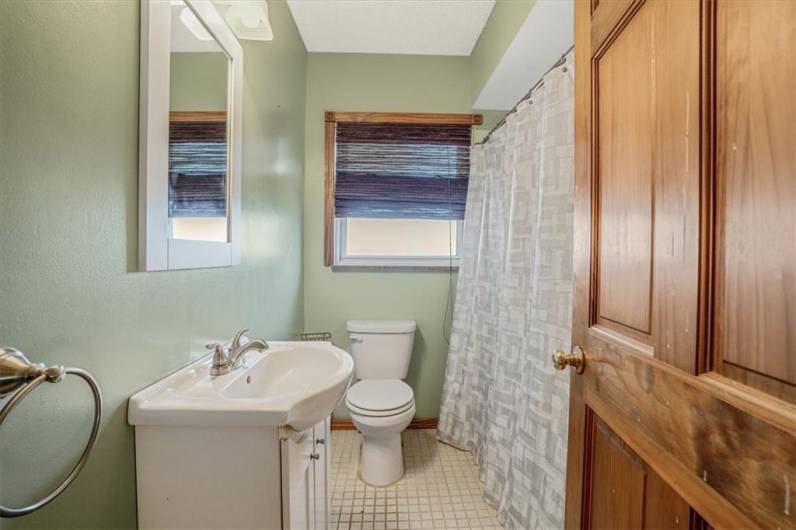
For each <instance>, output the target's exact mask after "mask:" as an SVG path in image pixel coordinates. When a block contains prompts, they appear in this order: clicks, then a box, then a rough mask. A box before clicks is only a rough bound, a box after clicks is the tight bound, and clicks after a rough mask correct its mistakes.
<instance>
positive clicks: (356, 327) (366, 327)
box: [346, 320, 417, 333]
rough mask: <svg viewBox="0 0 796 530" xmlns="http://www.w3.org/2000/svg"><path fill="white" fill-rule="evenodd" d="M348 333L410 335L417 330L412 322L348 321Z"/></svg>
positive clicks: (415, 324)
mask: <svg viewBox="0 0 796 530" xmlns="http://www.w3.org/2000/svg"><path fill="white" fill-rule="evenodd" d="M346 328H347V329H348V331H352V332H354V333H411V332H413V331H415V330H416V329H417V323H416V322H415V321H414V320H349V321H348V322H346Z"/></svg>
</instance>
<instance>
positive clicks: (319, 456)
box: [310, 453, 321, 460]
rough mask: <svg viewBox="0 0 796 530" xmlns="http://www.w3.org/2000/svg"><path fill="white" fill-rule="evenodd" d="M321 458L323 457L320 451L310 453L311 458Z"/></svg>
mask: <svg viewBox="0 0 796 530" xmlns="http://www.w3.org/2000/svg"><path fill="white" fill-rule="evenodd" d="M320 459H321V455H320V454H318V453H311V454H310V460H320Z"/></svg>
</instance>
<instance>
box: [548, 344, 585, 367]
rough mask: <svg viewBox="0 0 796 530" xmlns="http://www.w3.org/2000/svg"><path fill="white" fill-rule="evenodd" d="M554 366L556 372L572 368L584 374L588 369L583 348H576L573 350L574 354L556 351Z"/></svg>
mask: <svg viewBox="0 0 796 530" xmlns="http://www.w3.org/2000/svg"><path fill="white" fill-rule="evenodd" d="M553 366H554V367H555V369H556V370H563V369H564V368H566V367H567V366H572V367H574V368H575V370H576V371H577V373H579V374H582V373H583V370H584V369H585V368H586V356H585V355H584V354H583V348H581V347H580V346H575V347H573V348H572V353H564V351H563V350H558V351H556V352H555V353H554V354H553Z"/></svg>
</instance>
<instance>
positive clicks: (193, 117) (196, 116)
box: [169, 110, 227, 123]
mask: <svg viewBox="0 0 796 530" xmlns="http://www.w3.org/2000/svg"><path fill="white" fill-rule="evenodd" d="M185 121H194V122H195V121H212V122H225V121H227V113H226V112H225V111H223V110H222V111H196V112H185V111H172V112H169V122H170V123H174V122H185Z"/></svg>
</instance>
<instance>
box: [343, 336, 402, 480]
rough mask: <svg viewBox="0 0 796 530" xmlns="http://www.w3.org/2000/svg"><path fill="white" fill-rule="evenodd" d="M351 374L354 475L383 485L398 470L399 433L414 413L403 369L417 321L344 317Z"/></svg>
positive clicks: (349, 404)
mask: <svg viewBox="0 0 796 530" xmlns="http://www.w3.org/2000/svg"><path fill="white" fill-rule="evenodd" d="M347 328H348V336H349V339H350V340H351V355H352V356H353V358H354V376H355V377H356V378H357V379H358V380H359V381H358V382H357V383H355V384H354V385H352V386H351V388H349V389H348V393H347V394H346V400H345V401H346V406H347V407H348V410H349V411H350V412H351V420H352V421H353V422H354V425H355V426H356V428H357V429H358V430H359V432H361V433H362V435H363V439H362V452H361V458H360V461H359V475H360V477H361V478H362V480H364V481H365V482H367V483H368V484H371V485H373V486H388V485H390V484H392V483H393V482H396V481H397V480H398V479H400V478H401V477H402V476H403V474H404V459H403V453H402V451H401V433H402V432H403V431H404V429H406V427H407V426H408V425H409V423H410V422H411V421H412V418H413V417H414V415H415V395H414V392H413V391H412V387H410V386H409V385H407V384H406V383H404V382H403V381H402V379H404V378H405V377H406V373H407V371H408V370H409V359H410V358H411V357H412V343H413V342H414V338H415V329H416V328H417V325H416V324H415V322H414V321H413V320H349V321H348V322H347Z"/></svg>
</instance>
